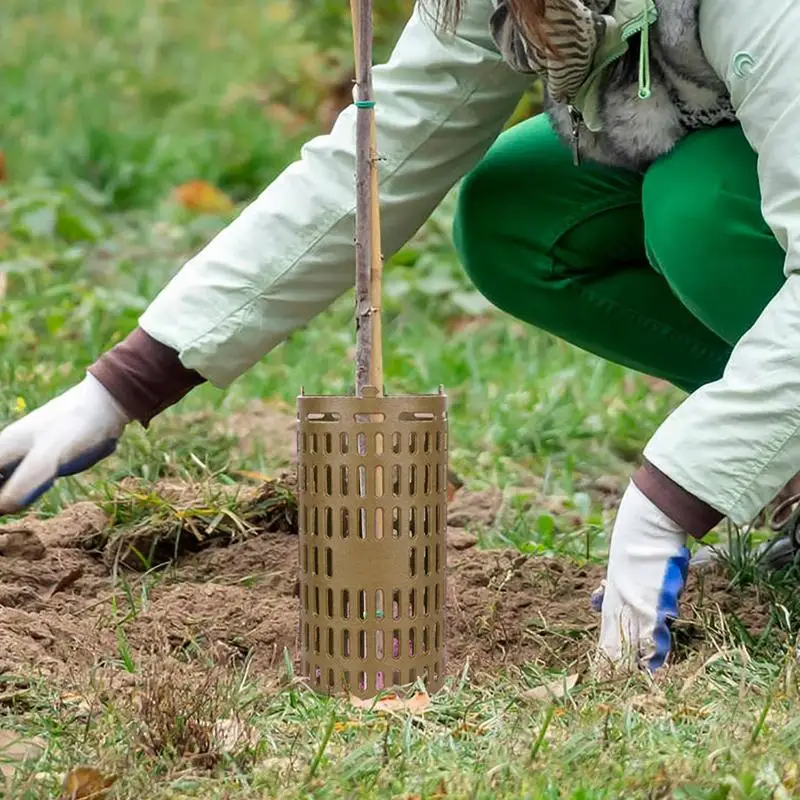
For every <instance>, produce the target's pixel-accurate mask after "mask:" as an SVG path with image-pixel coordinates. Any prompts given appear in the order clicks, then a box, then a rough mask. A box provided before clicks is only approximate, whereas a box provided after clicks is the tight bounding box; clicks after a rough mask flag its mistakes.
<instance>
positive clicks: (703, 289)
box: [454, 116, 785, 392]
mask: <svg viewBox="0 0 800 800" xmlns="http://www.w3.org/2000/svg"><path fill="white" fill-rule="evenodd" d="M760 203H761V200H760V193H759V186H758V176H757V173H756V155H755V153H754V152H753V151H752V149H751V148H750V146H749V145H748V143H747V141H746V140H745V138H744V135H743V134H742V132H741V129H740V128H739V127H738V126H726V127H722V128H715V129H713V130H708V131H701V132H697V133H693V134H691V135H690V136H688V137H687V138H686V139H685V140H684V141H683V142H682V143H681V144H680V145H679V146H678V147H677V148H676V149H675V150H674V151H673V152H672V153H670V154H669V155H668V156H666V157H665V158H662V159H661V160H659V161H658V162H656V163H655V164H654V165H653V166H651V167H650V169H649V170H648V171H647V173H646V174H645V175H644V176H641V175H638V174H633V173H630V172H627V171H625V170H616V169H612V168H608V167H602V166H598V165H595V164H589V163H584V164H582V165H581V166H580V167H579V168H575V167H574V166H573V164H572V157H571V154H570V153H569V151H568V150H567V149H566V148H565V147H564V146H563V145H562V144H561V142H560V141H559V140H558V139H557V137H556V135H555V133H554V132H553V131H552V129H551V127H550V124H549V123H548V121H547V119H546V118H545V117H544V116H538V117H535V118H533V119H531V120H528V121H526V122H524V123H521V124H519V125H516V126H515V127H513V128H511V129H510V130H508V131H506V132H505V133H503V134H502V135H501V136H500V137H499V138H498V139H497V141H496V142H495V143H494V145H493V146H492V147H491V148H490V150H489V151H488V152H487V154H486V155H485V156H484V158H483V159H482V160H481V161H480V162H479V164H478V165H477V166H476V167H475V169H473V170H472V172H471V173H470V174H468V175H467V176H466V177H465V179H464V181H463V183H462V185H461V188H460V192H459V200H458V210H457V214H456V220H455V230H454V234H455V242H456V247H457V248H458V251H459V253H460V256H461V259H462V261H463V263H464V266H465V268H466V270H467V272H468V274H469V276H470V278H471V279H472V281H473V282H474V284H475V286H476V287H477V289H478V290H479V291H480V292H481V293H482V294H484V295H485V296H486V297H487V298H488V299H489V300H490V301H491V302H492V303H493V304H494V305H496V306H498V307H499V308H501V309H502V310H503V311H506V312H507V313H509V314H511V315H513V316H515V317H517V318H518V319H521V320H523V321H525V322H528V323H530V324H531V325H534V326H536V327H537V328H541V329H543V330H545V331H548V332H549V333H552V334H554V335H555V336H558V337H560V338H562V339H565V340H566V341H568V342H570V343H572V344H574V345H576V346H577V347H580V348H582V349H584V350H588V351H590V352H592V353H595V354H596V355H599V356H601V357H603V358H606V359H608V360H610V361H613V362H616V363H618V364H622V365H624V366H626V367H630V368H632V369H635V370H637V371H639V372H644V373H646V374H648V375H652V376H655V377H658V378H663V379H665V380H668V381H670V382H671V383H673V384H675V385H676V386H679V387H680V388H682V389H684V390H685V391H688V392H691V391H693V390H694V389H696V388H698V387H699V386H701V385H703V384H704V383H708V382H710V381H713V380H716V379H717V378H718V377H719V376H720V375H721V374H722V370H723V368H724V366H725V364H726V362H727V361H728V357H729V355H730V353H731V349H732V347H733V345H734V344H735V343H736V342H737V341H738V339H739V338H740V337H741V336H742V334H743V333H744V332H745V331H746V330H747V329H748V328H749V327H750V326H751V325H752V324H753V323H754V322H755V321H756V319H757V317H758V316H759V314H760V313H761V311H762V310H763V309H764V307H765V306H766V305H767V303H768V302H769V301H770V300H771V299H772V297H773V296H774V295H775V293H776V292H777V291H778V289H779V288H780V286H781V285H782V283H783V281H784V274H783V263H784V258H785V254H784V252H783V250H782V249H781V248H780V246H779V244H778V242H777V241H776V239H775V237H774V236H773V234H772V232H771V231H770V229H769V228H768V227H767V225H766V223H765V222H764V220H763V218H762V216H761V210H760Z"/></svg>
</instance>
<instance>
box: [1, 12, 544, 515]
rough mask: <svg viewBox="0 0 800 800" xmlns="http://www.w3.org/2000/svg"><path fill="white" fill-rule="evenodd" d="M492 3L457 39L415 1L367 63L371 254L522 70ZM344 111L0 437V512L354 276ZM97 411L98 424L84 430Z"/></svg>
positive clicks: (441, 188)
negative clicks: (90, 359) (376, 171)
mask: <svg viewBox="0 0 800 800" xmlns="http://www.w3.org/2000/svg"><path fill="white" fill-rule="evenodd" d="M492 9H493V4H492V2H491V0H468V2H467V4H466V10H465V15H464V18H463V20H462V22H461V23H460V25H459V27H458V29H457V31H456V33H455V35H446V34H442V35H437V34H436V33H434V31H433V29H432V25H431V23H430V20H429V19H428V18H427V15H425V13H424V12H421V11H420V9H419V8H416V9H415V11H414V13H413V16H412V18H411V20H410V22H409V23H408V25H407V26H406V28H405V30H404V31H403V33H402V36H401V37H400V40H399V41H398V43H397V46H396V48H395V50H394V52H393V54H392V56H391V58H390V60H389V62H388V63H387V64H385V65H383V66H379V67H376V68H375V70H374V75H373V79H374V87H375V94H376V100H377V106H376V119H377V136H378V150H379V154H380V156H381V158H382V161H381V164H380V176H381V186H380V193H381V219H382V235H383V247H384V254H385V255H387V256H388V255H390V254H391V253H393V252H394V251H395V250H397V249H398V248H399V247H401V246H402V245H403V244H404V243H405V242H406V241H407V240H408V239H409V238H410V237H411V236H412V235H413V234H414V233H415V232H416V231H417V229H418V228H419V227H420V226H421V225H422V223H423V222H424V221H425V220H426V218H427V217H428V216H429V215H430V213H431V212H432V211H433V210H434V209H435V207H436V206H437V205H438V203H439V202H440V201H441V199H442V198H443V197H444V195H445V194H446V193H447V191H448V190H449V189H450V188H451V187H452V186H453V185H454V184H455V183H456V181H458V179H459V178H461V177H462V176H463V175H464V174H465V173H466V172H467V171H469V169H470V168H471V167H472V166H473V165H474V164H475V163H477V161H478V160H479V159H480V157H481V156H482V155H483V153H484V152H485V151H486V149H487V148H488V147H489V145H490V144H491V143H492V141H493V140H494V138H495V137H496V136H497V134H498V133H499V132H500V130H501V129H502V126H503V124H504V122H505V121H506V119H507V118H508V117H509V116H510V114H511V113H512V111H513V109H514V106H515V104H516V103H517V101H518V100H519V98H520V96H521V95H522V93H523V92H524V90H525V88H526V87H527V85H528V83H529V81H530V78H529V77H528V78H526V77H525V76H522V75H519V74H517V73H514V72H513V71H512V70H511V69H510V68H509V67H508V66H506V64H505V63H504V62H503V60H502V58H501V56H500V55H499V53H498V51H497V49H496V47H495V46H494V44H493V42H492V39H491V34H490V30H489V19H490V16H491V14H492ZM354 120H355V117H354V108H353V107H350V108H348V109H346V110H345V111H344V112H343V113H342V114H341V115H340V117H339V119H338V120H337V122H336V125H335V126H334V129H333V131H332V132H331V133H330V134H328V135H326V136H320V137H318V138H316V139H314V140H312V141H311V142H309V143H308V144H307V145H306V146H305V147H304V148H303V150H302V154H301V157H300V159H299V160H298V161H296V162H295V163H294V164H292V165H291V166H289V167H288V168H287V169H286V170H285V171H284V172H283V173H282V174H281V175H280V176H278V178H277V179H276V180H275V181H274V182H273V183H272V184H271V185H270V186H269V187H268V188H267V189H266V190H265V191H264V192H263V193H262V194H261V195H260V196H259V197H258V198H257V199H256V200H255V201H254V202H253V203H252V204H251V205H250V206H249V207H248V208H247V209H246V210H245V211H244V212H243V213H242V214H241V215H240V216H239V218H238V219H236V220H235V221H234V222H233V223H232V224H231V225H229V226H228V227H227V228H226V229H225V230H223V231H222V232H221V233H220V234H219V235H218V236H217V237H216V238H215V239H214V240H213V241H211V243H210V244H209V245H207V246H206V247H205V249H203V250H202V251H201V252H200V253H199V254H198V255H197V256H195V257H194V258H192V259H191V260H190V261H189V262H188V263H187V264H186V265H185V266H184V267H183V268H182V269H181V270H180V272H179V273H178V274H177V275H176V276H175V277H174V278H173V279H172V281H171V282H170V283H169V284H168V285H167V287H166V288H165V289H164V290H163V291H162V292H161V293H160V294H159V295H158V296H157V297H156V299H155V300H154V301H153V303H152V304H151V305H150V307H149V308H148V309H147V311H146V312H145V313H144V315H143V316H142V318H141V320H140V327H139V328H137V329H136V330H135V331H134V332H133V333H132V334H131V335H130V336H129V337H128V338H127V339H126V340H125V341H123V342H122V343H121V344H119V345H117V346H116V347H115V348H113V349H112V350H110V351H109V352H108V353H106V354H104V355H103V356H102V357H101V358H100V359H99V360H98V361H97V362H96V363H95V364H94V365H92V367H91V368H90V370H89V371H90V373H91V374H90V375H88V376H87V377H86V379H85V380H84V381H83V382H82V383H80V384H78V386H76V387H73V389H70V390H69V391H68V392H66V393H64V394H63V395H61V396H59V397H57V398H55V399H54V400H52V401H51V402H50V403H48V404H46V405H45V406H43V407H42V408H40V409H37V410H35V411H33V412H31V414H29V415H28V416H26V417H24V418H23V419H21V420H19V421H18V422H15V423H13V424H12V425H10V426H8V427H7V428H6V429H5V430H3V431H2V433H0V513H9V512H10V511H16V510H19V509H20V508H22V507H24V506H26V505H28V504H29V503H30V502H31V501H32V500H33V499H35V498H36V497H38V496H39V495H40V494H41V492H42V490H43V487H44V488H46V486H48V485H49V484H50V482H52V480H53V479H54V478H55V477H57V476H58V475H63V474H68V473H69V474H72V473H74V472H78V471H82V470H85V469H87V468H88V467H90V466H92V464H94V463H96V462H97V461H98V460H99V459H100V458H102V457H104V456H106V455H108V453H109V452H111V451H112V450H113V447H114V446H115V444H116V441H117V439H118V437H119V436H120V435H121V432H122V430H123V429H124V427H125V425H127V424H128V422H129V421H130V420H131V419H135V420H138V421H139V422H141V423H143V424H145V425H147V424H148V422H149V421H150V419H151V418H152V417H153V416H155V415H156V414H158V413H159V412H160V411H162V410H163V409H164V408H166V407H167V406H169V405H171V404H173V403H175V402H177V401H178V400H179V399H180V398H181V397H183V396H184V395H185V394H186V393H187V392H188V391H189V390H190V389H191V388H192V387H193V386H196V385H198V384H199V383H202V382H203V381H204V380H208V381H210V382H211V383H213V384H215V385H216V386H219V387H225V386H227V385H228V384H229V383H230V382H231V381H232V380H234V379H235V378H236V377H238V376H239V375H241V374H242V373H243V372H245V371H246V370H247V369H248V368H249V367H250V366H252V364H254V363H255V362H256V361H258V360H259V359H260V358H262V357H263V356H264V355H265V354H266V353H268V352H269V351H270V350H271V349H272V348H273V347H275V346H276V345H277V344H279V343H280V342H281V341H283V340H284V339H285V338H286V337H287V336H288V335H289V334H290V333H291V332H292V331H293V330H296V329H297V328H299V327H300V326H302V325H304V324H306V323H307V322H309V321H310V320H311V319H312V318H313V317H314V316H316V315H317V314H318V313H319V312H321V311H322V310H324V309H325V308H326V307H327V306H328V305H330V303H332V302H333V300H335V299H336V298H337V297H338V296H339V295H340V294H342V293H343V292H345V291H346V290H347V289H348V288H350V287H351V286H352V284H353V281H354V277H355V266H354V247H353V235H354V205H355V188H354V183H355V176H354V173H355V155H354V145H355V132H354ZM94 421H97V424H94Z"/></svg>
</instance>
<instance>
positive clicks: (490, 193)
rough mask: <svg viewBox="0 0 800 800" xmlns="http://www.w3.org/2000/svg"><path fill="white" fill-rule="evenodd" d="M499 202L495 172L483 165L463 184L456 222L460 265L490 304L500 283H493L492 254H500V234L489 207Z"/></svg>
mask: <svg viewBox="0 0 800 800" xmlns="http://www.w3.org/2000/svg"><path fill="white" fill-rule="evenodd" d="M498 201H499V198H498V197H497V192H496V180H495V179H494V176H493V175H492V171H491V169H490V168H489V166H487V165H486V164H484V163H480V164H478V166H477V167H475V168H474V169H473V170H472V172H470V173H468V174H467V175H466V176H465V177H464V179H463V180H462V181H461V185H460V186H459V189H458V196H457V199H456V212H455V217H454V219H453V242H454V244H455V248H456V252H457V253H458V257H459V259H460V260H461V264H462V266H463V267H464V270H465V272H466V273H467V275H468V276H469V279H470V280H471V281H472V283H473V284H474V285H475V288H476V289H478V291H480V292H481V293H482V294H483V295H484V296H486V297H487V299H489V300H490V301H492V297H491V294H492V286H493V285H496V283H497V282H496V281H493V280H491V275H492V273H495V272H496V268H497V260H496V257H492V253H495V254H497V252H498V244H499V242H498V239H499V238H500V236H501V234H500V232H499V231H498V230H497V227H496V226H495V225H493V224H492V223H491V219H492V218H493V215H492V214H490V213H489V207H490V205H491V204H492V203H493V202H498ZM499 249H500V250H502V245H500V247H499Z"/></svg>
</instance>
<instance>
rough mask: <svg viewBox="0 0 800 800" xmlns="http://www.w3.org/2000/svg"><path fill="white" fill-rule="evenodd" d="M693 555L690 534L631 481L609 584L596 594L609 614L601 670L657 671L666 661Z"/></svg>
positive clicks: (614, 544) (604, 622)
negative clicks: (672, 624) (671, 623)
mask: <svg viewBox="0 0 800 800" xmlns="http://www.w3.org/2000/svg"><path fill="white" fill-rule="evenodd" d="M689 559H690V553H689V549H688V548H687V547H686V534H685V533H684V532H683V531H682V530H681V529H680V528H679V527H678V526H677V525H676V524H675V523H674V522H673V521H672V520H671V519H669V518H668V517H667V516H666V515H665V514H664V513H663V512H662V511H660V510H659V509H658V508H656V506H654V505H653V504H652V503H651V502H650V501H649V500H648V499H647V498H646V497H645V496H644V495H643V494H642V493H641V492H640V491H639V489H638V488H637V487H636V486H635V485H634V484H633V483H631V484H630V485H629V486H628V489H627V491H626V492H625V495H624V496H623V498H622V502H621V503H620V507H619V513H618V514H617V519H616V522H615V524H614V531H613V533H612V536H611V546H610V549H609V557H608V570H607V575H606V581H605V586H604V588H603V589H602V590H601V592H596V593H595V594H594V595H593V596H592V606H593V607H594V608H595V609H598V608H599V607H601V608H602V614H603V619H602V623H601V626H600V640H599V658H600V662H601V663H600V665H599V666H600V667H601V668H602V667H603V662H604V663H605V665H606V666H613V667H620V666H621V667H624V668H628V669H629V668H631V667H635V666H638V667H644V668H645V669H647V670H649V671H651V672H653V671H655V670H657V669H658V668H659V667H661V666H662V665H663V664H664V663H665V661H666V660H667V657H668V656H669V653H670V649H671V642H672V636H671V633H670V629H669V623H670V620H671V619H674V618H676V617H677V616H678V601H679V599H680V596H681V593H682V592H683V588H684V585H685V583H686V576H687V572H688V569H689Z"/></svg>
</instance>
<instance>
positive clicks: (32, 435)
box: [0, 374, 130, 514]
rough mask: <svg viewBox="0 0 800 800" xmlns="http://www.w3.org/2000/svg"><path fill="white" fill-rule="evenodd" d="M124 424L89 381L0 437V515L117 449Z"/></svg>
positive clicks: (120, 412)
mask: <svg viewBox="0 0 800 800" xmlns="http://www.w3.org/2000/svg"><path fill="white" fill-rule="evenodd" d="M128 422H130V418H129V417H128V416H127V415H126V414H125V412H124V411H123V410H122V408H121V407H120V406H119V404H118V403H117V402H116V401H115V400H114V399H113V398H112V397H111V395H110V394H109V393H108V391H107V390H106V388H105V387H104V386H103V385H102V384H101V383H100V382H99V381H98V380H97V379H96V378H95V377H93V376H92V375H89V374H87V375H86V377H85V378H84V379H83V380H82V381H81V382H80V383H79V384H77V385H76V386H73V387H72V388H71V389H68V390H67V391H66V392H64V393H63V394H61V395H59V396H58V397H56V398H54V399H53V400H51V401H50V402H49V403H46V404H45V405H43V406H42V407H41V408H37V409H36V410H35V411H32V412H31V413H30V414H28V415H27V416H25V417H23V418H22V419H20V420H18V421H17V422H13V423H12V424H11V425H9V426H8V427H7V428H5V429H4V430H3V431H2V433H0V514H11V513H14V512H17V511H20V510H21V509H23V508H25V507H26V506H29V505H30V504H31V503H33V502H34V501H35V500H37V499H38V498H39V497H41V496H42V495H43V494H44V493H45V492H46V491H47V490H48V489H49V488H50V487H51V486H52V485H53V481H54V480H55V479H56V478H62V477H64V476H66V475H75V474H76V473H78V472H83V471H84V470H86V469H88V468H89V467H91V466H93V465H94V464H96V463H97V462H98V461H100V460H101V459H103V458H106V457H107V456H109V455H111V453H113V452H114V450H115V449H116V447H117V440H118V439H119V437H120V436H121V435H122V431H123V430H124V428H125V426H126V425H127V424H128Z"/></svg>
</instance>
